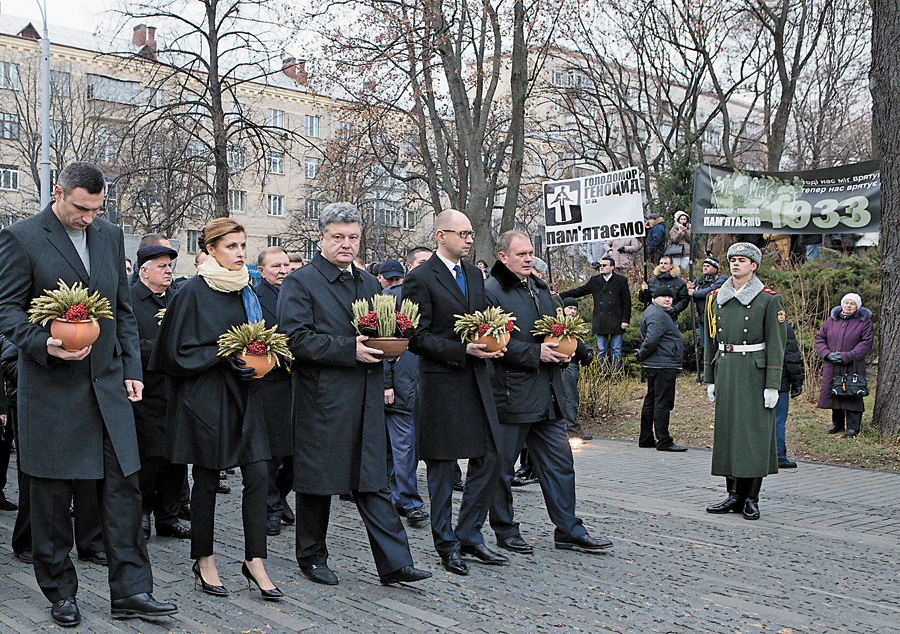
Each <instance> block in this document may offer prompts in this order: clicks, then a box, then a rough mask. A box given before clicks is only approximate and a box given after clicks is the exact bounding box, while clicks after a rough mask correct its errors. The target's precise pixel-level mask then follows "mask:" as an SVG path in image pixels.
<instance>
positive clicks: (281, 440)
mask: <svg viewBox="0 0 900 634" xmlns="http://www.w3.org/2000/svg"><path fill="white" fill-rule="evenodd" d="M253 290H254V291H255V292H256V296H257V297H259V305H260V306H261V307H262V315H263V321H265V322H266V328H271V327H272V326H277V325H278V317H277V315H278V290H279V289H278V288H277V287H275V286H272V285H271V284H269V283H268V282H267V281H265V280H260V281H259V283H258V284H257V285H256V286H255V287H254V288H253ZM259 397H260V398H261V399H262V408H263V416H264V417H265V419H266V431H267V432H268V434H269V448H270V449H271V450H272V456H273V457H275V458H284V457H285V456H290V455H291V454H292V453H294V433H293V429H292V427H291V375H290V373H289V372H288V370H287V367H286V366H285V364H283V363H282V364H281V365H279V366H278V367H275V368H273V369H272V371H271V372H269V373H268V374H267V375H265V376H264V377H262V378H261V379H259Z"/></svg>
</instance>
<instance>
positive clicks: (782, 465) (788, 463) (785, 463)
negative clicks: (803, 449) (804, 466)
mask: <svg viewBox="0 0 900 634" xmlns="http://www.w3.org/2000/svg"><path fill="white" fill-rule="evenodd" d="M778 468H779V469H796V468H797V463H796V462H794V461H793V460H779V461H778Z"/></svg>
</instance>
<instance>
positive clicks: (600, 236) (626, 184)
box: [544, 167, 646, 246]
mask: <svg viewBox="0 0 900 634" xmlns="http://www.w3.org/2000/svg"><path fill="white" fill-rule="evenodd" d="M641 203H642V199H641V180H640V172H639V171H638V168H636V167H629V168H626V169H623V170H619V171H617V172H606V173H603V174H594V175H592V176H583V177H581V178H575V179H572V180H566V181H549V182H547V183H544V217H545V222H546V227H545V238H546V242H545V244H546V245H547V246H561V245H569V244H586V243H588V242H597V241H599V240H615V239H618V238H633V237H642V236H643V235H644V233H645V232H646V228H645V226H644V214H643V208H642V204H641Z"/></svg>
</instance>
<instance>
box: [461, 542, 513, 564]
mask: <svg viewBox="0 0 900 634" xmlns="http://www.w3.org/2000/svg"><path fill="white" fill-rule="evenodd" d="M459 551H460V552H461V553H462V554H463V555H468V556H469V557H474V558H475V559H477V560H478V561H480V562H481V563H483V564H488V565H490V566H502V565H503V564H505V563H507V562H508V561H509V559H508V558H507V557H504V556H503V555H501V554H500V553H495V552H494V551H493V550H491V549H490V548H488V547H487V546H485V545H484V544H475V545H474V546H468V545H466V544H463V545H462V546H460V547H459Z"/></svg>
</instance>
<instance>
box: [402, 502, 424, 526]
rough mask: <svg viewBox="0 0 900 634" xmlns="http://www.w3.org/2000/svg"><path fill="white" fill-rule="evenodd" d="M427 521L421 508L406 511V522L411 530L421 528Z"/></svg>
mask: <svg viewBox="0 0 900 634" xmlns="http://www.w3.org/2000/svg"><path fill="white" fill-rule="evenodd" d="M427 521H428V513H426V512H425V509H423V508H422V507H421V506H417V507H416V508H414V509H412V510H410V511H407V513H406V522H407V523H408V524H409V525H410V526H412V527H413V528H415V527H417V526H421V525H422V524H424V523H425V522H427Z"/></svg>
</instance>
